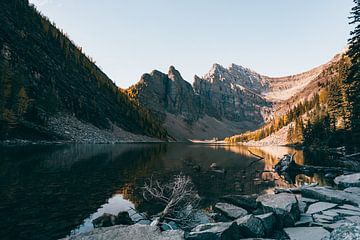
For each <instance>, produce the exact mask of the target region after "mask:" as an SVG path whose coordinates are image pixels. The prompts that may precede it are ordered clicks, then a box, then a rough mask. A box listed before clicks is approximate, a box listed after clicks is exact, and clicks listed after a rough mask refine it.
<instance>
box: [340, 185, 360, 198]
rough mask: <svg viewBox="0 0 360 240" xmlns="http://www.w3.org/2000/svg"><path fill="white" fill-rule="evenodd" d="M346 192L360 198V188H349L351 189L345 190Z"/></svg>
mask: <svg viewBox="0 0 360 240" xmlns="http://www.w3.org/2000/svg"><path fill="white" fill-rule="evenodd" d="M344 191H345V192H348V193H353V194H356V195H359V196H360V187H349V188H345V189H344Z"/></svg>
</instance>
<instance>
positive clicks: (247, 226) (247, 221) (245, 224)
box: [235, 214, 265, 237]
mask: <svg viewBox="0 0 360 240" xmlns="http://www.w3.org/2000/svg"><path fill="white" fill-rule="evenodd" d="M235 222H236V224H237V225H238V227H239V230H240V234H241V235H243V236H245V237H264V236H265V228H264V226H263V224H262V222H261V220H260V219H258V218H256V217H255V216H254V215H252V214H250V215H247V216H244V217H241V218H239V219H236V220H235Z"/></svg>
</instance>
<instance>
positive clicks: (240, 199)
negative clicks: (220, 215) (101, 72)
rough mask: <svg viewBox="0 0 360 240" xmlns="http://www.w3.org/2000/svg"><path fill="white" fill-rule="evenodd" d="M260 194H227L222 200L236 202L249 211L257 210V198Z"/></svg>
mask: <svg viewBox="0 0 360 240" xmlns="http://www.w3.org/2000/svg"><path fill="white" fill-rule="evenodd" d="M257 197H258V195H256V194H253V195H226V196H223V197H221V201H225V202H227V203H231V204H234V205H235V206H238V207H242V208H244V209H246V210H248V211H251V210H255V209H256V207H257V204H256V198H257Z"/></svg>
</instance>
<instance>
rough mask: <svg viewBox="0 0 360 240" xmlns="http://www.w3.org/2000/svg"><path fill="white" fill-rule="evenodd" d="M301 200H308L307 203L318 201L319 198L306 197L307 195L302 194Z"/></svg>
mask: <svg viewBox="0 0 360 240" xmlns="http://www.w3.org/2000/svg"><path fill="white" fill-rule="evenodd" d="M299 200H300V201H303V202H306V203H316V202H318V201H319V200H318V199H313V198H306V197H302V196H300V198H299Z"/></svg>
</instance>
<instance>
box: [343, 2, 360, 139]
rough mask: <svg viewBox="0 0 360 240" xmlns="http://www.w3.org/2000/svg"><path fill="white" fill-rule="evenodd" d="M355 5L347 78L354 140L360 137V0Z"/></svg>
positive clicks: (352, 15) (352, 14)
mask: <svg viewBox="0 0 360 240" xmlns="http://www.w3.org/2000/svg"><path fill="white" fill-rule="evenodd" d="M354 3H355V6H354V7H353V8H352V11H351V16H350V19H351V21H350V24H354V25H355V29H354V31H352V32H351V33H350V34H351V38H350V39H349V50H348V53H347V54H348V56H349V57H350V59H351V64H352V66H351V67H350V70H349V74H348V77H347V78H346V80H345V83H346V84H347V87H346V88H347V91H346V92H347V95H348V100H349V105H350V106H349V107H350V111H351V115H350V121H351V128H352V131H353V136H354V140H355V141H358V140H359V139H360V73H359V70H360V66H359V64H360V24H359V23H360V0H354Z"/></svg>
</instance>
